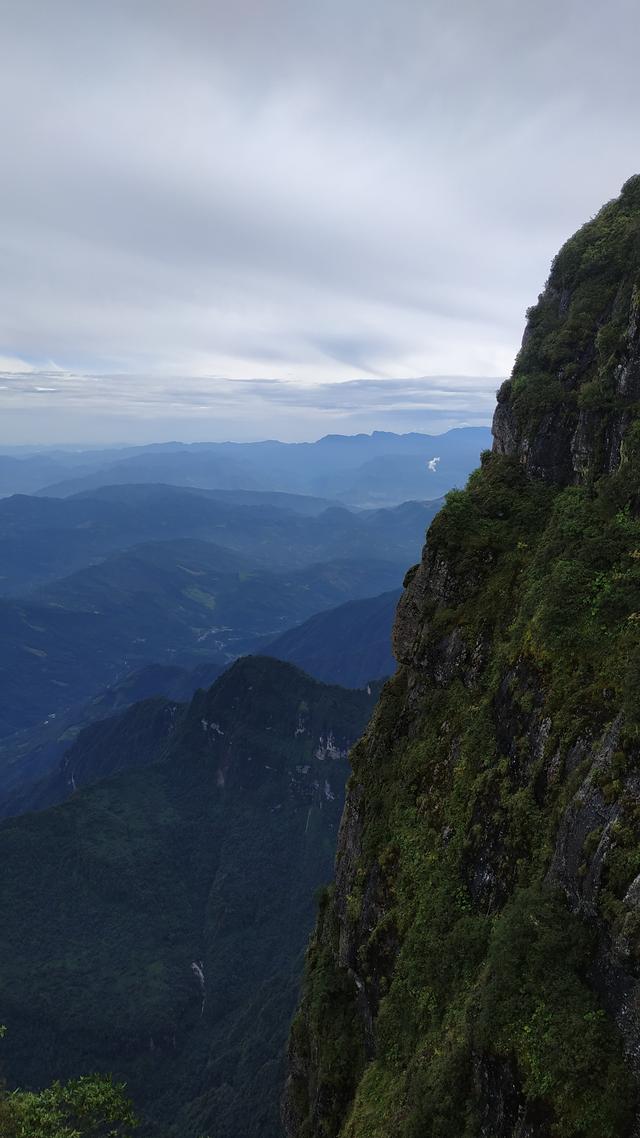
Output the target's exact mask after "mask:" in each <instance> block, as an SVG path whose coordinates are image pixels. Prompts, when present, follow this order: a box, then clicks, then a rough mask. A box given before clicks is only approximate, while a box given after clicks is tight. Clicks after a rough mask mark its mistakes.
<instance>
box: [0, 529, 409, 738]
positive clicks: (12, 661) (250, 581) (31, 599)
mask: <svg viewBox="0 0 640 1138" xmlns="http://www.w3.org/2000/svg"><path fill="white" fill-rule="evenodd" d="M401 575H402V570H401V568H400V566H399V564H398V563H397V562H388V561H384V560H375V559H373V558H367V559H362V560H353V559H348V558H346V559H340V560H334V561H327V562H321V563H319V564H316V565H310V566H307V567H306V568H304V569H297V570H293V571H291V572H290V573H285V572H282V573H272V572H269V571H267V570H264V569H262V568H261V567H260V566H257V565H256V564H255V563H253V562H251V561H247V560H246V559H245V558H243V557H241V556H239V555H238V554H236V553H234V552H232V551H231V550H228V549H223V548H221V547H218V546H215V545H213V544H212V543H211V542H204V541H195V540H181V541H166V542H149V543H146V544H144V545H140V546H134V547H133V548H132V549H129V550H126V551H125V552H123V553H117V554H113V555H112V556H111V557H108V558H107V559H106V560H105V561H102V562H101V563H100V564H99V565H93V566H89V567H88V568H86V569H81V570H78V572H77V573H74V574H71V575H70V576H69V577H63V578H61V579H60V580H57V581H54V582H51V583H50V584H48V585H46V586H43V587H42V588H41V589H39V590H37V591H34V592H33V593H31V594H29V596H28V597H26V598H12V599H2V600H0V638H1V639H2V656H1V658H0V738H1V737H3V736H8V735H10V734H11V733H12V732H15V731H18V730H20V729H23V728H27V727H31V726H33V725H34V724H37V723H38V722H41V721H43V720H46V719H50V718H51V715H52V714H55V715H59V714H60V713H61V712H63V711H65V710H66V709H67V708H68V707H70V706H72V705H75V704H77V703H78V702H79V701H82V700H86V699H88V698H89V697H91V696H93V695H95V694H96V693H97V692H98V691H99V690H100V689H102V688H104V687H106V686H107V685H110V684H113V683H114V682H116V681H117V680H119V679H120V678H121V677H122V676H123V675H125V674H126V673H128V672H131V671H133V670H135V669H137V668H140V667H142V666H144V665H145V664H149V663H161V664H162V663H164V664H166V663H176V662H177V663H183V664H187V665H195V664H196V663H197V662H198V661H199V660H203V659H207V660H208V661H211V660H212V658H213V659H214V660H216V659H217V660H219V661H220V663H221V665H224V663H225V662H228V661H229V660H231V659H233V658H234V657H235V656H237V655H239V654H240V653H241V652H243V651H247V650H248V649H249V648H250V647H253V645H255V644H256V643H257V642H258V641H259V638H260V637H265V639H266V638H269V639H273V638H274V636H275V635H276V634H277V633H278V632H280V631H284V630H285V629H287V628H289V627H291V626H292V625H294V624H298V623H300V622H301V621H304V620H306V619H307V618H308V617H310V616H312V615H313V614H314V613H316V612H318V611H320V610H321V609H323V608H332V607H334V606H336V605H338V604H340V603H341V602H342V601H347V600H355V599H357V598H360V597H363V596H372V595H376V594H377V593H380V592H381V591H382V590H383V589H389V588H393V587H395V586H396V584H397V582H398V580H399V578H401Z"/></svg>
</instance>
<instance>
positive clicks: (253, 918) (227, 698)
mask: <svg viewBox="0 0 640 1138" xmlns="http://www.w3.org/2000/svg"><path fill="white" fill-rule="evenodd" d="M374 699H375V696H374V695H372V696H368V695H367V693H366V692H356V691H350V692H349V691H345V690H343V689H340V688H337V687H327V686H325V685H323V684H319V683H317V682H315V681H313V680H311V679H310V678H309V677H307V676H305V675H303V674H302V673H301V672H299V671H297V670H296V669H295V668H292V667H291V666H290V665H287V664H283V663H280V662H279V661H275V660H268V659H261V658H255V657H254V658H248V659H244V660H240V661H238V662H237V663H236V664H234V665H233V667H232V668H231V669H230V670H229V671H228V672H226V673H225V674H224V675H223V676H221V677H220V679H219V680H218V681H217V682H216V683H215V685H214V686H213V688H211V690H210V691H207V692H205V691H200V692H198V693H197V694H196V695H195V697H194V699H193V701H192V702H191V704H190V706H189V707H188V708H187V709H186V710H183V711H181V712H175V713H174V720H173V724H172V729H171V730H170V731H168V732H167V731H166V730H165V723H166V721H165V723H163V722H162V716H163V714H164V711H163V708H162V705H161V704H160V703H158V702H157V701H154V702H153V703H152V704H149V703H147V704H143V705H137V706H136V708H132V709H131V710H130V711H129V712H126V713H125V714H124V715H123V716H120V717H118V718H117V719H116V720H115V721H111V722H110V723H106V724H96V725H95V726H94V727H93V728H91V729H89V731H87V732H84V733H83V734H82V735H81V736H80V737H79V738H78V740H77V741H76V744H75V746H74V749H73V752H72V754H73V756H74V758H73V762H74V769H75V771H76V773H77V774H78V773H79V772H80V770H81V769H82V770H83V772H84V777H86V779H87V781H91V779H92V777H94V776H96V775H98V776H100V775H103V774H105V773H109V774H110V775H111V777H109V778H108V779H107V780H106V781H101V782H98V783H97V784H95V785H93V786H87V787H85V788H84V789H80V790H78V791H77V792H76V793H75V794H73V796H72V798H71V799H70V800H69V801H68V802H66V803H64V804H63V805H60V806H56V807H53V808H51V809H47V810H44V811H42V812H39V813H32V814H26V815H24V816H22V817H19V818H15V819H12V820H10V821H7V822H4V823H3V824H2V825H0V859H1V860H2V865H3V873H2V876H1V878H0V907H1V911H2V913H3V935H2V937H1V938H0V1003H1V1005H2V1018H3V1021H4V1022H6V1024H7V1028H8V1034H7V1039H10V1041H11V1046H10V1047H9V1048H7V1052H6V1056H5V1071H6V1074H7V1077H8V1079H9V1080H10V1082H11V1083H14V1082H15V1083H18V1084H21V1085H27V1086H32V1085H39V1084H40V1085H42V1084H45V1083H48V1082H50V1081H51V1080H52V1079H53V1078H58V1077H60V1078H62V1079H65V1078H67V1077H69V1076H73V1075H78V1074H81V1073H83V1072H85V1071H96V1070H97V1071H111V1072H113V1073H114V1075H116V1077H118V1078H122V1079H124V1080H126V1082H127V1085H128V1089H129V1091H130V1093H131V1094H132V1095H133V1098H134V1101H135V1104H136V1106H137V1108H138V1109H139V1110H140V1111H141V1112H142V1113H143V1115H144V1117H145V1120H146V1122H147V1126H146V1127H145V1129H144V1130H143V1132H142V1133H143V1135H153V1138H199V1136H200V1135H203V1134H211V1135H212V1136H213V1135H215V1138H277V1136H278V1135H279V1134H280V1123H279V1099H280V1094H281V1087H282V1078H283V1060H284V1045H285V1039H286V1035H287V1030H288V1024H289V1022H290V1018H291V1014H292V1010H293V1007H294V1004H295V999H296V993H297V986H298V978H299V975H300V971H301V967H302V959H303V953H304V947H305V943H306V940H307V937H308V934H309V930H310V928H311V924H312V920H313V913H314V907H315V903H314V897H315V894H316V891H317V889H318V887H319V886H321V885H322V884H324V882H325V881H326V880H328V879H329V877H330V875H331V868H332V862H333V853H334V848H335V842H336V835H337V829H338V823H339V819H340V813H341V809H342V801H343V788H344V783H345V779H346V776H347V773H348V763H347V759H346V752H347V749H348V747H349V745H350V744H351V743H353V742H354V740H355V739H356V738H357V737H358V736H359V735H360V733H361V732H362V730H363V728H364V726H365V724H366V722H367V719H368V717H369V714H370V711H371V709H372V706H373V702H374ZM158 717H160V718H159V719H158ZM154 721H155V725H154ZM136 743H137V746H136ZM156 743H157V745H158V755H159V756H160V757H159V759H158V761H155V762H153V763H151V765H149V761H150V759H152V757H153V750H154V746H155V745H156ZM141 763H143V764H144V765H141ZM117 766H120V767H123V766H127V767H128V768H129V769H128V770H126V771H123V770H121V771H120V773H117V774H113V771H114V770H115V769H117ZM35 1040H37V1046H34V1041H35Z"/></svg>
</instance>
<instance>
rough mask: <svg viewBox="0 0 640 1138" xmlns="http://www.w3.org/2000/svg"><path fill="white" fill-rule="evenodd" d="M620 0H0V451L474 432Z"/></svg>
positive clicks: (607, 87)
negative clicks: (23, 446)
mask: <svg viewBox="0 0 640 1138" xmlns="http://www.w3.org/2000/svg"><path fill="white" fill-rule="evenodd" d="M639 40H640V5H638V4H637V2H636V0H609V3H608V4H607V5H604V4H603V3H602V2H601V0H598V2H596V0H580V2H577V0H554V2H553V3H551V2H549V0H535V2H534V0H482V3H478V0H260V2H258V0H225V2H223V0H55V3H52V0H0V144H1V147H2V155H3V162H2V176H1V177H0V445H5V446H6V445H9V444H12V445H17V444H20V443H28V444H38V443H59V442H102V443H104V442H110V441H111V442H137V441H140V442H151V441H155V440H162V439H171V438H181V439H184V440H185V441H190V440H196V439H220V438H238V439H245V438H260V437H280V438H284V439H297V438H315V437H318V436H319V435H321V434H324V433H327V432H328V431H336V430H338V431H345V432H348V433H351V432H353V431H356V430H372V429H376V428H383V429H392V430H411V429H418V430H421V429H422V430H425V431H433V430H446V429H448V427H450V426H454V425H460V424H465V423H469V424H475V423H480V422H483V423H484V422H489V421H490V418H491V413H492V408H493V403H494V395H495V390H496V387H497V386H498V384H499V382H500V380H501V378H502V377H504V376H505V375H507V374H508V373H509V371H510V369H511V366H512V364H513V359H514V356H515V353H516V351H517V349H518V346H519V343H520V339H521V335H522V329H523V323H524V314H525V311H526V308H527V307H528V306H529V305H530V304H532V303H534V302H535V300H536V297H537V295H538V293H539V291H540V290H541V288H542V287H543V285H544V281H545V278H546V276H547V273H548V269H549V264H550V262H551V259H552V257H553V256H554V254H555V253H556V251H557V249H558V248H559V246H560V245H561V243H562V242H563V240H565V239H566V237H568V236H569V235H570V233H572V232H573V231H574V230H575V229H576V228H577V227H578V226H579V225H580V224H581V223H582V222H583V221H585V220H587V219H588V218H589V217H591V216H592V215H593V214H594V213H595V212H596V211H597V210H598V208H599V207H600V206H601V204H602V203H603V202H605V201H607V200H608V199H610V198H611V197H614V196H615V195H616V194H617V193H618V191H619V189H620V186H621V185H622V183H623V182H624V181H625V180H626V179H627V178H628V177H629V176H631V175H632V174H634V173H638V172H640V148H639V143H640V105H639V104H640V87H639V85H638V83H637V44H638V42H639Z"/></svg>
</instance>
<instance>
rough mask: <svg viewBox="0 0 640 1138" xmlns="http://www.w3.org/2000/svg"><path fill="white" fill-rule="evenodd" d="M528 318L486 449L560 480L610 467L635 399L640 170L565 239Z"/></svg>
mask: <svg viewBox="0 0 640 1138" xmlns="http://www.w3.org/2000/svg"><path fill="white" fill-rule="evenodd" d="M527 316H528V319H527V325H526V328H525V332H524V336H523V340H522V347H521V349H520V352H519V354H518V357H517V359H516V362H515V366H514V369H513V373H512V375H511V378H510V379H508V380H507V381H506V382H505V383H504V384H503V385H502V387H501V388H500V391H499V392H498V406H497V408H496V412H495V415H494V420H493V436H494V444H493V449H494V451H495V452H497V453H498V454H506V455H513V456H514V457H516V458H517V459H518V460H519V461H520V462H521V463H522V464H523V465H524V466H525V468H526V469H527V472H528V473H529V474H531V475H532V476H533V477H536V478H541V479H543V480H544V481H547V482H552V483H556V484H560V485H568V484H571V483H580V482H585V481H590V480H592V479H593V478H597V477H598V476H600V475H602V474H610V473H612V472H613V471H614V470H616V469H618V467H619V466H620V465H621V463H623V462H624V461H625V456H626V452H627V447H628V444H629V441H630V430H631V427H632V425H633V423H634V421H635V420H636V418H637V409H636V401H637V400H638V398H639V397H640V175H636V176H634V177H633V178H630V179H629V180H628V181H627V182H625V184H624V186H623V187H622V190H621V193H620V196H619V197H618V198H617V199H615V200H614V201H611V202H609V203H607V205H605V206H604V207H603V208H602V209H601V210H600V211H599V213H598V214H597V215H596V216H595V217H594V218H592V220H591V221H588V222H587V223H586V225H583V226H582V228H581V229H579V230H578V231H577V233H575V234H574V235H573V237H571V238H570V239H569V240H568V241H567V242H566V244H565V245H564V246H563V248H562V249H561V250H560V252H559V253H558V255H557V257H556V258H555V260H554V262H553V264H552V267H551V273H550V275H549V279H548V281H547V284H546V287H545V289H544V291H543V292H542V293H541V295H540V297H539V298H538V302H537V304H536V305H534V306H533V307H532V308H531V309H529V312H528V314H527Z"/></svg>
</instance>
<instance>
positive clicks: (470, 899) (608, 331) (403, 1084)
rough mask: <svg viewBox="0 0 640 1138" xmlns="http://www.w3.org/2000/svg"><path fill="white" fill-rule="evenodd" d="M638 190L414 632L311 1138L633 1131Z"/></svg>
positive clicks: (300, 1092) (568, 258)
mask: <svg viewBox="0 0 640 1138" xmlns="http://www.w3.org/2000/svg"><path fill="white" fill-rule="evenodd" d="M639 399H640V177H636V178H633V179H631V180H630V181H629V182H627V183H626V184H625V186H624V187H623V189H622V192H621V195H620V197H619V198H618V199H617V200H616V201H614V202H611V203H609V204H608V205H607V206H605V207H604V209H603V210H602V211H601V212H600V213H599V214H598V215H597V216H596V217H595V218H594V219H593V220H592V221H590V222H589V223H587V224H586V225H585V226H584V227H583V228H582V229H581V230H580V231H579V232H578V233H577V234H575V236H574V237H572V238H571V239H570V240H569V241H568V242H567V244H566V245H565V246H564V248H563V249H562V250H561V251H560V253H559V254H558V256H557V258H556V260H555V261H554V263H553V266H552V269H551V274H550V277H549V281H548V283H547V285H546V288H545V290H544V292H543V293H542V295H541V296H540V298H539V300H538V303H537V304H536V305H535V306H534V307H533V308H532V309H531V310H530V312H529V313H528V321H527V326H526V331H525V335H524V338H523V343H522V348H521V351H520V353H519V355H518V358H517V360H516V364H515V367H514V371H513V374H512V377H511V378H510V379H509V380H508V381H507V382H506V383H505V384H504V385H503V387H502V388H501V390H500V392H499V394H498V406H497V410H496V413H495V418H494V427H493V432H494V445H493V450H492V452H490V453H486V454H484V455H483V460H482V465H481V468H480V470H478V471H477V472H476V473H475V474H474V475H473V476H472V477H471V479H470V481H469V484H468V486H467V488H466V489H465V490H464V491H461V492H454V493H452V494H450V495H449V496H448V499H447V503H446V506H445V508H444V509H443V510H442V511H441V513H440V514H439V515H438V516H437V517H436V519H435V521H434V522H433V523H432V525H431V528H430V530H429V534H428V542H427V545H426V547H425V551H424V554H423V558H422V561H421V563H420V565H418V566H417V567H415V568H414V569H412V570H410V571H409V573H408V574H407V577H406V580H405V591H404V594H403V597H402V599H401V601H400V605H399V609H398V613H397V618H396V625H395V633H394V640H395V651H396V656H397V659H398V661H399V669H398V671H397V673H396V675H395V677H394V678H393V680H391V681H390V682H389V683H388V684H387V685H386V687H385V688H384V690H383V693H382V697H381V699H380V701H379V704H378V707H377V710H376V712H375V714H374V717H373V720H372V722H371V724H370V726H369V728H368V730H367V733H366V734H365V736H364V738H363V739H362V740H361V742H360V743H359V744H358V746H357V747H356V748H355V750H354V752H353V754H352V766H353V775H352V778H351V781H350V785H349V791H348V796H347V801H346V805H345V810H344V815H343V819H342V825H341V830H340V836H339V843H338V854H337V863H336V877H335V883H334V885H333V886H332V887H331V889H330V890H328V891H327V892H326V894H325V896H324V898H323V901H322V904H321V907H320V912H319V916H318V922H317V928H316V932H315V935H314V937H313V940H312V942H311V945H310V947H309V950H308V956H307V967H306V979H305V985H304V991H303V996H302V1000H301V1004H300V1007H299V1010H298V1014H297V1016H296V1019H295V1021H294V1024H293V1028H292V1034H291V1040H290V1066H289V1078H288V1082H287V1089H286V1093H285V1100H284V1120H285V1126H286V1129H287V1132H288V1134H289V1136H290V1138H320V1136H322V1138H335V1136H338V1135H340V1136H342V1138H534V1136H535V1138H625V1136H631V1135H637V1134H640V1123H639V1121H638V1079H639V1078H640V983H639V978H640V834H639V829H638V826H639V822H640V767H639V759H640V731H639V728H640V700H639V696H638V681H639V679H640V405H639V402H638V401H639Z"/></svg>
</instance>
